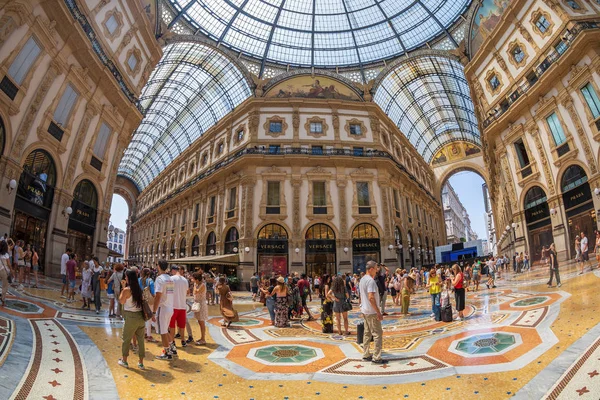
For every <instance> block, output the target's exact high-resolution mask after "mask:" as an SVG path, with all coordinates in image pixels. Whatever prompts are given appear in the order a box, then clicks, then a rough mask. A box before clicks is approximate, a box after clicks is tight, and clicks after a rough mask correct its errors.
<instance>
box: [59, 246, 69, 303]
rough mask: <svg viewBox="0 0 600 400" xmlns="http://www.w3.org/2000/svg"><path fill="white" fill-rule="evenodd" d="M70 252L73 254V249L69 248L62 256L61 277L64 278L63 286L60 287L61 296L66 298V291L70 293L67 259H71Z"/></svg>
mask: <svg viewBox="0 0 600 400" xmlns="http://www.w3.org/2000/svg"><path fill="white" fill-rule="evenodd" d="M69 254H71V249H70V248H67V250H66V251H65V252H64V253H63V255H62V256H60V277H61V278H62V288H61V289H60V297H62V298H63V299H66V298H67V296H65V292H67V294H68V293H69V290H68V285H67V261H69V259H70V258H69Z"/></svg>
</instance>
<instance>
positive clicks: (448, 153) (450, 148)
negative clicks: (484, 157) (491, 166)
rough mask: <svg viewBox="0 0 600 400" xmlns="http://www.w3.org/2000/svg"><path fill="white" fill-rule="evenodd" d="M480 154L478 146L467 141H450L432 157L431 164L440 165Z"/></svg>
mask: <svg viewBox="0 0 600 400" xmlns="http://www.w3.org/2000/svg"><path fill="white" fill-rule="evenodd" d="M480 154H481V149H480V148H479V146H477V145H475V144H473V143H468V142H452V143H450V144H448V145H446V146H444V147H442V149H440V150H439V151H438V152H437V153H436V155H435V156H434V157H433V159H432V161H431V164H432V165H442V164H445V163H447V162H453V161H459V160H462V159H464V158H466V157H470V156H478V155H480Z"/></svg>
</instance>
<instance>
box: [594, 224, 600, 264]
mask: <svg viewBox="0 0 600 400" xmlns="http://www.w3.org/2000/svg"><path fill="white" fill-rule="evenodd" d="M594 253H596V262H597V263H598V264H597V266H598V267H600V231H596V246H595V247H594Z"/></svg>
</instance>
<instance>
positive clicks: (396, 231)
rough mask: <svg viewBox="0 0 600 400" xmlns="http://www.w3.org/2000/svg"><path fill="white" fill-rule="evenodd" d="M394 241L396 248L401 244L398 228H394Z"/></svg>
mask: <svg viewBox="0 0 600 400" xmlns="http://www.w3.org/2000/svg"><path fill="white" fill-rule="evenodd" d="M394 239H395V240H396V246H398V245H401V244H402V234H401V233H400V228H398V227H396V228H394Z"/></svg>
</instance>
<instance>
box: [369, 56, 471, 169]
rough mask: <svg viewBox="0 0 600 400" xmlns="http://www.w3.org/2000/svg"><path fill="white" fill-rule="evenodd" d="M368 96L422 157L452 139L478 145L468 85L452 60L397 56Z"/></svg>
mask: <svg viewBox="0 0 600 400" xmlns="http://www.w3.org/2000/svg"><path fill="white" fill-rule="evenodd" d="M373 99H374V101H375V102H376V103H377V104H378V105H379V106H380V107H381V108H382V109H383V111H384V112H385V113H386V114H387V115H388V116H389V117H390V118H391V119H392V121H394V122H396V125H397V126H398V128H399V129H400V130H401V131H402V133H404V135H406V137H407V138H408V140H409V141H410V142H411V143H412V144H413V146H414V147H415V148H416V149H417V151H418V152H419V153H420V154H421V155H422V156H423V158H424V159H425V161H427V162H431V159H432V158H433V156H434V155H435V153H436V152H437V151H438V150H439V149H441V148H442V147H443V146H445V145H446V144H448V143H450V142H453V141H465V142H471V143H474V144H476V145H478V146H481V142H480V137H479V129H478V127H477V118H476V117H475V111H474V106H473V101H472V100H471V95H470V92H469V85H468V83H467V79H466V78H465V74H464V72H463V67H462V65H461V64H460V63H459V62H458V61H454V60H451V59H449V58H444V57H436V56H423V57H415V58H412V59H409V60H407V61H405V62H402V63H400V64H399V65H398V66H396V67H395V68H394V69H393V70H392V71H391V72H390V73H389V74H387V75H386V76H385V77H384V78H383V79H382V80H381V83H380V84H379V86H378V87H377V90H376V92H375V96H374V97H373Z"/></svg>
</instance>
